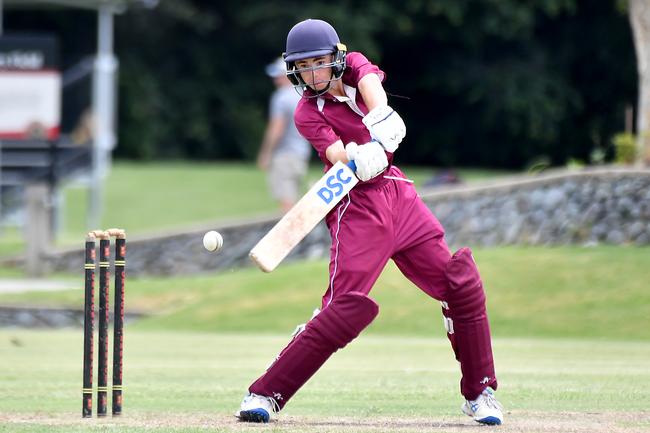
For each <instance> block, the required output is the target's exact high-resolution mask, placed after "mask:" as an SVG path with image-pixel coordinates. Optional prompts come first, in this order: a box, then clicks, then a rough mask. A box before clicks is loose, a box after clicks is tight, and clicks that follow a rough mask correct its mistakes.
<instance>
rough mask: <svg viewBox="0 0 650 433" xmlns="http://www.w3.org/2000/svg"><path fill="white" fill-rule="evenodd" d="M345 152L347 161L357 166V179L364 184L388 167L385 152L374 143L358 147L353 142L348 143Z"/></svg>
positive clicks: (379, 145)
mask: <svg viewBox="0 0 650 433" xmlns="http://www.w3.org/2000/svg"><path fill="white" fill-rule="evenodd" d="M345 151H346V153H347V155H348V159H349V160H350V161H354V163H355V164H356V165H357V171H356V175H357V177H358V178H359V179H360V180H362V181H364V182H365V181H367V180H370V179H372V178H373V177H376V176H378V175H379V174H380V173H382V172H383V171H384V170H386V167H388V158H386V152H385V151H384V148H383V147H382V146H381V144H379V143H378V142H376V141H371V142H370V143H366V144H362V145H360V146H359V145H357V143H354V142H352V143H348V145H347V146H346V147H345Z"/></svg>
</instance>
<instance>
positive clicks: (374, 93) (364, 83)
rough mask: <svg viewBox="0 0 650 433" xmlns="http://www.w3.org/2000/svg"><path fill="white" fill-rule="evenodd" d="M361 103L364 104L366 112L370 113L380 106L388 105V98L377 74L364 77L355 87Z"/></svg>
mask: <svg viewBox="0 0 650 433" xmlns="http://www.w3.org/2000/svg"><path fill="white" fill-rule="evenodd" d="M357 87H358V89H359V92H361V97H362V98H363V102H365V104H366V107H368V111H372V110H374V109H375V108H377V107H380V106H382V105H388V97H387V96H386V92H385V91H384V86H382V84H381V80H380V79H379V76H378V75H377V74H368V75H364V76H363V78H361V79H360V80H359V84H358V85H357Z"/></svg>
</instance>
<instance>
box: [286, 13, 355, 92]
mask: <svg viewBox="0 0 650 433" xmlns="http://www.w3.org/2000/svg"><path fill="white" fill-rule="evenodd" d="M346 53H347V48H346V46H345V45H344V44H342V43H341V41H340V40H339V35H338V34H337V33H336V30H335V29H334V27H332V26H331V25H330V24H329V23H328V22H326V21H323V20H317V19H307V20H304V21H301V22H299V23H298V24H296V25H295V26H293V28H292V29H291V30H290V31H289V34H288V35H287V48H286V51H285V52H284V54H283V55H282V57H284V61H285V62H286V63H287V77H288V78H289V80H290V81H291V82H292V83H293V85H294V86H299V87H303V88H304V87H308V86H307V84H306V83H305V81H304V80H303V79H302V77H301V76H300V73H301V72H305V71H312V72H313V70H314V69H316V68H307V69H303V70H300V69H298V68H297V67H296V61H298V60H303V59H309V58H311V57H319V56H324V55H326V54H333V58H332V61H331V62H330V63H327V64H324V65H322V66H318V68H332V76H331V78H330V79H329V83H330V84H331V82H332V81H334V80H338V79H340V78H341V76H343V72H344V71H345V56H346ZM312 90H314V89H312ZM327 90H329V84H328V86H327V88H326V89H324V90H321V91H319V92H315V93H317V94H319V95H321V94H323V93H325V92H327Z"/></svg>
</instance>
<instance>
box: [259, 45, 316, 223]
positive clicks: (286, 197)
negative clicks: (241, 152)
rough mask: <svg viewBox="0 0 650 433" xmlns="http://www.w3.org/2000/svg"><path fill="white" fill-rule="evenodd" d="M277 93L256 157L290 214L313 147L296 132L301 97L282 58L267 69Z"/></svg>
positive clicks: (278, 197) (274, 96) (277, 197)
mask: <svg viewBox="0 0 650 433" xmlns="http://www.w3.org/2000/svg"><path fill="white" fill-rule="evenodd" d="M266 74H267V75H268V76H269V77H271V78H272V79H273V83H274V84H275V87H276V90H275V91H274V92H273V94H272V95H271V101H270V104H269V119H268V123H267V125H266V130H265V132H264V139H263V140H262V145H261V146H260V151H259V154H258V156H257V165H258V167H259V168H260V169H262V170H265V171H267V172H268V176H267V180H268V184H269V189H270V191H271V195H272V196H273V198H275V199H276V200H278V202H279V203H280V208H281V209H282V212H287V211H288V210H289V209H291V207H292V206H293V205H294V204H295V202H296V201H297V200H298V198H299V197H300V195H301V186H302V183H303V181H304V179H305V176H306V174H307V168H308V166H309V157H310V155H311V147H310V145H309V143H308V142H307V141H306V140H305V139H304V138H302V136H301V135H300V133H298V131H297V130H296V126H295V124H294V121H293V115H294V111H295V109H296V105H297V104H298V101H299V100H300V94H299V93H298V92H297V91H296V89H294V87H293V85H292V84H291V82H290V81H289V79H288V78H287V75H286V66H285V62H284V60H283V59H282V58H278V59H277V60H276V61H274V62H273V63H271V64H269V65H267V66H266Z"/></svg>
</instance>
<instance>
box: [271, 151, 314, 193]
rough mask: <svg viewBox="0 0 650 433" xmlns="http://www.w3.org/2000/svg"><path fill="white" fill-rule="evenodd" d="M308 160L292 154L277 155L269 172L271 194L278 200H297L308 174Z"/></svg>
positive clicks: (272, 160)
mask: <svg viewBox="0 0 650 433" xmlns="http://www.w3.org/2000/svg"><path fill="white" fill-rule="evenodd" d="M307 167H308V161H306V160H304V159H300V158H296V157H295V156H294V155H291V154H280V155H275V156H273V158H272V159H271V167H270V169H269V174H268V182H269V188H270V189H271V195H272V196H273V198H275V199H276V200H290V201H293V202H295V201H297V200H298V198H299V197H300V193H301V189H302V183H303V180H304V178H305V176H306V174H307Z"/></svg>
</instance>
